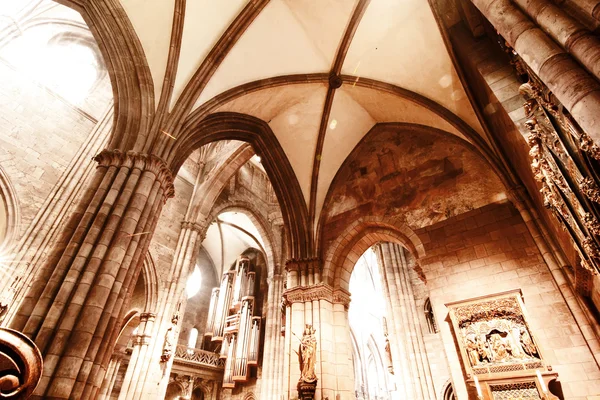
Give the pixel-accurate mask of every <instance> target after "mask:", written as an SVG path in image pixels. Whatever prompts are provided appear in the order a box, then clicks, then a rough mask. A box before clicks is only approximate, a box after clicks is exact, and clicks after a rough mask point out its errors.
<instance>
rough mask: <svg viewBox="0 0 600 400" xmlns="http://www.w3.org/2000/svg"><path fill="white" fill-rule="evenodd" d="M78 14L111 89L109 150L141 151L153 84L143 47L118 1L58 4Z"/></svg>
mask: <svg viewBox="0 0 600 400" xmlns="http://www.w3.org/2000/svg"><path fill="white" fill-rule="evenodd" d="M60 3H62V4H65V5H66V6H68V7H71V8H73V9H75V10H76V11H78V12H79V13H81V16H82V17H83V19H84V20H85V22H86V24H87V26H88V27H89V29H90V31H91V32H92V35H93V36H94V38H95V39H96V42H97V44H98V48H99V49H100V52H101V53H102V56H103V58H104V63H105V64H106V68H107V70H108V73H109V76H110V81H111V84H112V88H113V97H114V107H115V113H114V122H113V130H112V135H111V140H110V142H109V145H108V148H109V149H120V150H135V151H141V150H142V149H143V146H144V144H145V142H146V141H147V139H148V138H147V135H148V132H149V127H150V124H151V121H152V119H153V117H154V110H155V107H154V101H155V99H154V83H153V81H152V75H151V72H150V68H149V66H148V62H147V60H146V56H145V53H144V50H143V47H142V44H141V42H140V40H139V38H138V36H137V34H136V33H135V30H134V28H133V24H132V23H131V21H130V20H129V18H128V16H127V13H126V12H125V10H124V9H123V6H122V4H121V2H120V1H119V0H87V1H83V0H60Z"/></svg>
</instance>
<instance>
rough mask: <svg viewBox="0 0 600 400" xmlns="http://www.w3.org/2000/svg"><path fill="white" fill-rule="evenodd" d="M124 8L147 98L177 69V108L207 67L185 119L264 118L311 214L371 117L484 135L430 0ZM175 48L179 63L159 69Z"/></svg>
mask: <svg viewBox="0 0 600 400" xmlns="http://www.w3.org/2000/svg"><path fill="white" fill-rule="evenodd" d="M121 4H122V6H123V9H124V10H125V12H126V14H127V17H128V18H129V19H130V21H131V23H132V25H133V28H134V30H135V32H136V34H137V36H138V38H139V40H140V43H141V45H142V47H143V50H144V53H145V56H146V58H147V63H148V66H149V68H150V71H151V74H152V80H153V83H154V92H155V98H156V99H158V98H160V97H161V96H160V95H161V92H162V89H163V82H169V79H167V80H165V74H167V75H169V74H173V73H174V75H173V76H174V78H173V79H172V80H171V83H172V85H173V94H172V96H171V98H170V101H169V104H170V106H169V109H170V110H171V111H172V112H173V111H175V109H176V108H177V107H178V99H180V96H181V95H182V94H184V93H185V91H186V87H188V86H189V84H190V82H192V81H193V79H194V78H193V77H194V76H195V75H198V74H199V71H200V70H202V71H204V70H205V69H206V65H207V64H211V65H212V66H213V68H214V71H213V72H211V73H210V74H208V79H205V81H204V83H203V85H202V87H201V88H200V90H199V92H198V93H197V94H196V96H197V98H196V100H195V104H194V106H193V110H192V115H193V114H197V115H207V114H209V113H211V112H217V111H235V112H239V113H245V114H249V115H252V116H255V117H258V118H260V119H262V120H264V121H265V122H267V123H268V124H269V126H270V127H271V129H272V130H273V132H274V133H275V135H276V137H277V139H278V140H279V142H280V144H281V146H282V148H283V150H284V151H285V154H286V156H287V157H288V159H289V161H290V164H291V166H292V167H293V169H294V172H295V173H296V176H297V178H298V181H299V183H300V187H301V190H302V193H303V196H304V200H305V201H306V204H307V205H308V209H309V213H310V217H311V218H312V220H313V221H317V220H318V218H319V214H320V211H321V208H322V205H323V202H324V199H325V197H326V194H327V192H328V190H329V187H330V184H331V182H332V180H333V178H334V176H335V174H336V172H337V171H338V169H339V168H340V166H341V164H342V163H343V161H344V160H345V159H346V157H347V156H348V154H349V153H350V152H351V151H352V149H353V148H354V147H355V146H356V145H357V144H358V143H359V141H360V140H361V139H362V138H363V137H364V135H365V134H366V133H367V132H368V131H369V130H370V129H371V128H372V127H373V125H374V124H376V123H379V122H409V123H416V124H422V125H427V126H432V127H435V128H438V129H441V130H444V131H447V132H449V133H451V134H454V135H456V136H459V137H461V138H463V139H465V140H468V141H470V142H473V140H474V139H473V138H474V137H477V140H479V141H481V140H483V139H482V137H483V136H484V135H483V129H482V127H481V125H480V124H479V122H478V119H477V117H476V114H475V112H474V110H473V108H472V106H471V104H470V102H469V99H468V97H467V95H466V93H465V90H464V88H463V86H462V84H461V81H460V80H459V78H458V75H457V72H456V70H455V69H454V67H453V63H452V60H451V57H450V55H449V53H448V50H447V48H446V46H445V43H444V40H443V35H442V32H441V31H440V28H439V27H438V24H437V22H436V19H435V16H434V12H433V11H432V9H431V7H430V5H429V3H428V2H427V1H424V0H371V1H369V0H318V1H317V0H271V1H261V0H253V1H250V2H247V1H242V0H226V1H214V0H188V1H185V0H121ZM177 32H179V33H180V35H181V36H179V34H178V33H177ZM178 38H179V39H180V40H178ZM227 41H230V42H229V44H230V45H224V43H227ZM173 46H177V47H178V49H179V50H180V53H179V59H178V62H177V63H176V64H174V65H176V68H175V67H173V68H171V70H169V71H167V69H168V67H167V66H168V65H170V64H169V62H168V61H169V50H170V49H171V50H172V47H173ZM173 69H174V70H173ZM155 104H158V101H156V102H155ZM478 135H479V136H478ZM315 225H316V224H315Z"/></svg>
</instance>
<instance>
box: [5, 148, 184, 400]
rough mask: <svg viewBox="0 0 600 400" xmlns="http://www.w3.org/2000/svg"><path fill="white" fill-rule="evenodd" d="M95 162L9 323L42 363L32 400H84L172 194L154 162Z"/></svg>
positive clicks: (128, 156)
mask: <svg viewBox="0 0 600 400" xmlns="http://www.w3.org/2000/svg"><path fill="white" fill-rule="evenodd" d="M96 161H97V162H98V168H97V169H96V172H95V174H94V176H93V178H92V180H91V183H90V185H89V186H88V188H87V189H86V191H85V193H84V194H83V196H82V199H81V200H80V202H79V204H78V206H77V207H76V209H75V211H74V213H73V214H72V215H71V217H70V218H69V221H68V222H67V224H66V226H65V227H64V228H63V230H62V234H61V236H60V238H59V240H58V241H57V243H56V245H55V246H54V249H53V251H52V253H51V254H50V255H49V257H48V258H47V261H46V263H45V264H44V266H43V267H42V268H41V269H40V271H39V272H38V274H37V275H36V278H35V280H34V282H33V284H32V286H31V289H30V290H29V292H28V294H27V296H26V297H25V299H24V301H23V303H22V304H21V306H20V307H19V310H18V312H17V314H16V316H15V318H14V319H13V322H12V324H11V326H12V327H13V328H14V329H17V330H21V331H23V332H24V333H25V334H26V335H28V336H29V337H31V338H32V339H33V340H34V341H35V342H36V344H37V345H38V347H39V349H40V351H41V352H42V355H43V356H44V372H43V377H42V380H41V382H40V384H39V385H38V387H37V388H36V391H35V392H34V397H33V398H44V397H52V398H55V399H67V398H80V399H81V398H85V397H83V392H84V388H85V386H86V385H88V384H93V383H94V382H92V381H94V380H95V379H94V377H92V379H91V380H88V378H90V372H91V371H92V367H93V366H94V365H97V364H98V363H100V362H102V361H104V360H105V354H106V353H107V352H110V351H112V346H113V345H114V342H113V343H110V341H111V340H112V338H115V340H116V335H115V334H114V332H115V331H116V330H117V329H118V323H120V321H119V320H118V318H119V317H120V316H121V311H122V310H121V306H122V305H123V302H124V300H125V293H127V292H128V291H130V290H132V289H133V288H132V286H133V285H134V284H135V278H137V276H138V274H139V272H140V271H141V267H142V263H143V258H144V256H145V254H146V252H147V249H148V246H149V243H150V239H151V237H152V233H153V232H154V229H155V226H156V223H157V221H158V217H159V215H160V212H161V210H162V206H163V204H164V202H165V201H166V199H167V198H169V197H172V196H173V194H174V190H173V177H172V175H171V172H170V171H169V169H168V168H167V167H166V165H165V163H164V162H163V161H162V160H161V159H160V158H158V157H156V156H154V155H146V154H139V153H135V152H127V153H123V152H120V151H118V150H105V151H103V152H101V153H100V154H99V155H98V156H96ZM107 365H108V360H106V361H105V365H104V368H106V367H107ZM90 394H91V393H90Z"/></svg>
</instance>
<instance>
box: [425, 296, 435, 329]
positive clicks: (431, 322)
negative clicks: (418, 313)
mask: <svg viewBox="0 0 600 400" xmlns="http://www.w3.org/2000/svg"><path fill="white" fill-rule="evenodd" d="M423 308H424V311H425V319H426V320H427V328H428V329H429V333H438V328H437V324H436V323H435V316H434V315H433V309H432V308H431V300H429V298H427V300H425V304H424V305H423Z"/></svg>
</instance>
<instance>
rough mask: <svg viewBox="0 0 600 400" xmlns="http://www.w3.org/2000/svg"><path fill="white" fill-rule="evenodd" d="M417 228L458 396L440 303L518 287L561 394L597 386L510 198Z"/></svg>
mask: <svg viewBox="0 0 600 400" xmlns="http://www.w3.org/2000/svg"><path fill="white" fill-rule="evenodd" d="M417 234H418V235H419V236H420V238H421V240H422V241H423V243H424V245H425V252H426V257H424V258H422V259H421V260H420V263H421V267H422V269H423V272H424V273H425V276H426V280H427V288H428V289H429V291H430V297H431V302H432V306H433V308H434V312H435V314H436V317H437V320H438V322H439V323H440V325H441V326H440V328H441V331H442V337H443V338H444V346H445V348H446V353H447V356H448V358H449V362H450V367H451V371H452V376H453V378H454V381H455V384H456V385H457V386H458V388H457V389H458V393H459V398H464V397H463V396H466V394H465V393H464V390H465V389H464V384H463V383H457V382H460V381H461V380H462V379H463V377H462V372H461V367H460V364H459V361H458V357H457V355H456V354H457V353H456V348H455V346H454V343H453V341H452V336H451V333H450V327H449V324H448V323H447V322H443V321H444V320H445V319H446V317H447V315H448V312H447V309H446V307H445V306H444V304H445V303H448V302H451V301H457V300H463V299H468V298H472V297H477V296H484V295H490V294H494V293H499V292H503V291H507V290H513V289H521V290H522V292H523V296H524V300H525V306H526V308H527V311H528V313H529V315H530V318H531V320H530V321H529V323H530V324H531V327H532V329H533V333H534V335H535V336H536V338H537V339H538V341H539V342H540V344H541V348H542V352H543V355H544V358H545V359H546V360H547V361H548V362H550V363H551V364H552V366H553V367H554V370H555V371H556V372H558V373H559V377H560V381H561V382H562V387H563V391H564V394H565V398H567V399H576V400H583V399H585V398H586V397H585V396H589V395H594V394H598V393H600V369H599V368H598V366H597V365H596V363H595V361H594V358H593V356H592V352H591V351H590V349H589V348H588V346H587V345H586V342H585V340H584V336H583V334H582V332H581V331H580V329H579V327H578V325H577V324H576V322H575V320H574V318H573V316H572V315H571V313H570V311H569V308H568V307H567V304H566V302H565V300H564V298H563V297H562V295H561V292H560V290H559V288H558V286H557V285H556V283H555V281H554V279H553V277H552V275H551V273H550V271H549V269H548V267H547V265H546V264H545V263H544V261H543V259H542V256H541V255H540V253H539V251H538V249H537V247H536V246H535V243H534V241H533V239H532V237H531V235H530V234H529V232H528V231H527V228H526V226H525V223H524V222H523V220H522V219H521V217H520V215H519V213H518V212H517V210H516V209H515V208H514V207H513V206H512V204H510V203H506V202H505V203H501V204H490V205H487V206H485V207H482V208H479V209H476V210H474V211H471V212H468V213H465V214H462V215H460V216H457V217H454V218H451V219H448V220H446V221H443V222H441V223H438V224H435V225H432V226H429V227H427V228H423V229H421V230H419V231H418V232H417ZM586 334H587V333H586ZM593 344H594V343H593ZM595 345H596V348H595V349H594V351H598V348H597V343H595ZM461 393H462V396H461Z"/></svg>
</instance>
